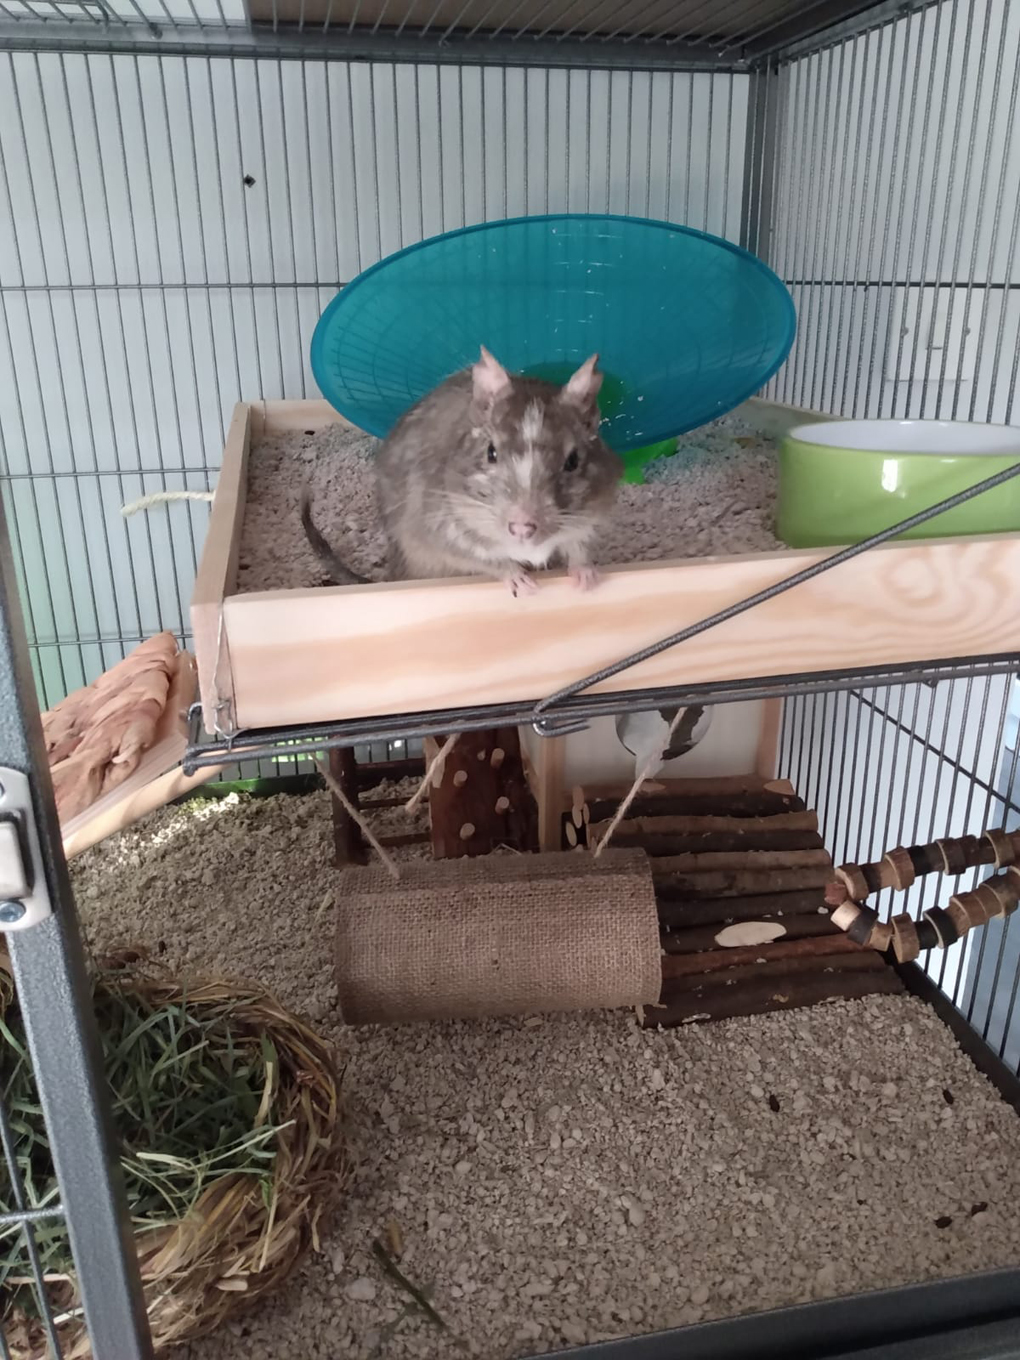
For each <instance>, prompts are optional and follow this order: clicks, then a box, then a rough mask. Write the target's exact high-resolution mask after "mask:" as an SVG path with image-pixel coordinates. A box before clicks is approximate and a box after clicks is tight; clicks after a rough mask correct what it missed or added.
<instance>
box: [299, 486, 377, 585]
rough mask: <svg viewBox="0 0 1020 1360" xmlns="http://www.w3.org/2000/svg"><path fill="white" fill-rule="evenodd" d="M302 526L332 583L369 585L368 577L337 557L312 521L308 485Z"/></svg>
mask: <svg viewBox="0 0 1020 1360" xmlns="http://www.w3.org/2000/svg"><path fill="white" fill-rule="evenodd" d="M301 524H302V527H303V528H304V531H305V537H306V538H307V539H308V542H309V543H310V544H311V545H312V551H313V552H314V553H315V556H316V557H317V558H318V559H319V561H320V562H321V563H322V565H323V566H324V567H325V569H326V573H327V575H328V576H329V579H330V580H331V581H333V582H334V583H335V584H336V585H338V586H364V585H368V577H367V576H359V575H358V573H357V572H356V571H352V570H351V569H350V567H349V566H347V564H346V562H344V561H343V560H342V559H341V558H340V557H338V556H337V554H336V553H335V552H334V551H333V549H332V548H331V547H330V545H329V544H328V543H327V542H326V540H325V539H324V538H323V536H322V534H321V533H320V532H319V529H318V527H317V526H316V523H315V521H314V520H313V519H312V500H311V494H310V492H309V490H308V487H307V485H306V486H304V487H302V488H301Z"/></svg>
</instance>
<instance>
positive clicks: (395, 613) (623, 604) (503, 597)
mask: <svg viewBox="0 0 1020 1360" xmlns="http://www.w3.org/2000/svg"><path fill="white" fill-rule="evenodd" d="M741 414H744V415H746V417H747V418H749V419H752V420H754V422H755V423H756V424H759V425H767V424H769V423H770V422H771V426H774V427H775V429H776V430H777V431H781V430H782V429H785V428H789V426H791V425H792V424H794V423H796V422H797V421H800V420H804V419H813V418H816V414H817V413H814V412H804V411H798V410H797V408H788V407H780V406H776V405H775V404H773V403H768V402H763V401H758V400H755V401H753V402H748V403H747V404H746V406H745V407H743V408H741ZM817 418H824V417H821V416H820V415H817ZM339 420H340V417H339V416H338V415H337V414H336V412H334V411H333V410H332V408H331V407H330V406H329V405H328V404H327V403H326V402H324V401H311V402H301V401H286V402H262V403H258V404H256V405H251V406H247V405H245V404H243V403H242V404H240V405H239V406H238V408H237V411H236V412H235V416H234V420H233V422H232V424H231V429H230V435H229V438H228V441H227V448H226V451H225V453H224V462H223V472H222V474H221V477H220V484H219V486H218V488H217V493H216V501H215V504H214V507H213V514H212V519H211V521H210V526H209V530H208V536H207V540H206V545H205V549H204V551H203V555H202V563H201V567H200V570H199V575H198V581H197V584H196V588H195V596H194V601H193V605H192V620H193V624H194V631H195V646H196V651H197V655H198V663H199V680H200V685H201V691H202V701H203V710H204V715H205V722H206V727H207V729H209V730H211V725H212V722H213V719H214V716H215V713H214V705H215V704H216V702H217V701H219V702H220V703H221V705H222V702H223V701H224V700H225V699H226V700H229V701H230V711H231V714H232V718H233V722H234V724H235V725H236V726H237V727H269V726H279V725H284V724H288V723H304V722H320V721H321V722H328V721H332V720H337V719H344V718H359V717H370V716H374V715H383V714H388V713H413V712H416V711H422V710H428V709H434V708H448V707H450V708H452V707H457V706H460V705H464V704H487V703H504V702H521V701H527V700H538V699H540V698H544V697H545V696H547V695H549V694H551V693H553V692H554V691H556V690H558V689H560V688H561V687H563V686H565V685H569V684H571V683H573V682H575V681H577V680H580V679H581V678H583V677H584V676H585V675H587V674H589V673H591V672H593V671H596V670H598V669H599V668H600V667H602V666H604V665H607V664H611V663H613V662H616V661H618V660H621V659H622V658H623V657H625V656H626V655H627V654H629V653H631V652H634V651H636V650H639V649H640V648H643V647H645V646H647V645H649V644H650V643H654V642H656V641H658V640H660V639H661V638H663V637H665V636H667V635H668V634H670V633H673V632H677V631H679V630H681V629H682V628H684V627H686V626H688V625H690V624H693V623H696V622H698V621H700V620H701V619H703V618H705V617H706V616H708V615H710V614H713V613H715V612H717V611H718V610H721V609H724V608H725V607H727V606H728V605H732V604H735V603H736V602H738V601H740V600H742V599H744V598H745V597H746V596H749V595H752V594H754V593H755V592H757V591H759V590H762V589H764V588H765V587H767V586H770V585H773V584H775V583H777V582H779V581H781V580H783V579H784V578H785V577H788V576H790V575H792V574H793V573H794V572H796V571H799V570H801V569H802V568H803V567H806V566H808V565H810V564H812V563H814V562H818V561H821V560H822V559H824V558H825V557H826V556H828V555H830V554H831V552H833V551H834V550H833V549H827V548H823V549H807V550H794V549H789V550H784V551H781V552H773V553H760V554H749V555H741V556H733V557H719V558H696V559H688V560H685V561H679V562H662V563H655V564H654V565H641V564H635V565H631V566H626V567H620V568H617V569H614V570H612V571H609V572H608V573H607V574H606V576H605V578H604V580H603V582H602V584H601V585H600V586H599V588H598V589H597V590H595V591H592V592H591V593H589V594H586V595H582V594H579V593H578V592H577V591H576V590H575V589H574V588H573V587H572V586H571V584H570V583H569V582H568V581H567V579H566V578H565V576H563V575H562V574H561V573H549V574H546V575H544V576H542V577H541V584H540V589H539V591H538V593H537V594H536V595H534V596H530V597H527V598H523V599H520V600H515V599H513V598H511V596H510V595H509V593H508V592H507V590H506V588H505V586H504V585H502V584H501V583H498V582H489V581H481V580H468V579H464V578H460V579H456V580H448V581H425V582H421V581H412V582H407V581H401V582H382V583H377V584H372V585H368V586H341V587H328V588H318V589H306V590H287V591H268V592H263V593H259V594H246V595H231V593H230V592H231V590H232V589H233V586H234V581H235V577H236V569H237V552H238V546H239V542H240V533H241V526H242V521H243V512H244V481H245V476H246V464H247V455H248V448H249V446H250V441H251V439H252V438H258V437H259V435H260V434H262V433H273V432H280V431H284V430H294V429H309V430H314V429H320V428H322V427H323V426H324V425H328V424H331V423H336V422H338V421H339ZM1017 650H1020V537H1017V536H1014V535H990V536H986V537H981V538H972V539H966V538H957V539H946V540H929V541H922V540H910V541H906V542H900V543H892V544H886V545H884V546H883V547H881V548H876V549H872V550H871V551H870V552H868V553H865V554H863V555H862V556H860V557H858V558H856V559H854V560H853V561H851V562H847V563H844V564H843V565H842V566H839V567H836V568H834V569H833V570H832V571H831V572H827V573H825V574H823V575H821V576H819V577H817V578H816V579H815V580H812V581H809V582H805V583H803V584H801V585H799V586H797V587H795V588H794V589H793V590H791V591H789V592H787V593H785V594H783V595H781V596H777V597H776V598H774V599H772V600H769V601H768V602H766V603H765V604H762V605H759V606H757V607H756V608H755V609H753V610H751V611H749V612H748V613H746V614H744V615H741V616H740V617H738V618H734V619H731V620H729V621H728V622H726V623H724V624H720V625H718V626H717V627H715V628H713V629H711V630H709V631H708V632H706V633H705V634H703V635H702V636H700V637H698V638H695V639H692V640H691V641H689V642H687V643H686V644H684V645H682V646H680V647H675V648H672V649H670V650H669V651H666V652H664V653H662V654H660V655H659V656H657V657H654V658H652V659H650V660H648V661H646V662H643V663H642V664H641V665H640V666H637V667H634V668H632V669H631V670H628V671H625V672H623V673H621V675H619V676H618V677H616V678H615V679H613V680H610V681H608V682H606V683H604V684H603V685H602V686H600V687H599V688H600V689H602V690H604V691H606V692H614V691H619V690H623V689H640V688H650V687H655V686H661V685H685V684H722V683H726V682H729V681H733V680H742V679H766V678H770V677H776V676H784V675H791V674H797V673H818V672H826V671H844V670H852V669H858V668H861V669H873V668H878V667H884V666H895V665H904V664H909V663H915V662H922V661H941V660H953V659H959V658H963V657H970V656H985V655H992V654H1002V653H1007V652H1013V651H1017ZM222 713H223V709H222V708H221V720H222ZM762 758H763V761H764V762H765V763H766V764H767V762H768V752H767V751H765V750H763V752H762Z"/></svg>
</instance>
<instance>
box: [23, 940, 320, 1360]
mask: <svg viewBox="0 0 1020 1360" xmlns="http://www.w3.org/2000/svg"><path fill="white" fill-rule="evenodd" d="M4 962H5V960H3V959H0V971H2V969H3V965H4ZM117 962H118V965H119V966H114V967H111V966H110V961H108V962H107V965H106V966H105V967H104V968H102V969H101V970H99V971H98V972H97V974H96V976H95V978H94V982H93V1001H94V1005H95V1010H96V1015H97V1020H98V1022H99V1028H100V1037H101V1041H102V1045H103V1053H104V1059H105V1066H106V1073H107V1077H108V1079H109V1082H110V1087H111V1090H112V1092H113V1101H114V1110H113V1114H114V1122H115V1125H116V1129H117V1133H118V1135H119V1137H120V1140H121V1147H122V1157H121V1161H122V1167H123V1171H124V1176H125V1180H126V1182H127V1191H128V1203H129V1208H130V1212H131V1216H132V1222H133V1224H134V1231H135V1241H136V1244H137V1249H138V1260H139V1265H140V1267H141V1273H142V1281H143V1286H144V1290H145V1298H146V1304H147V1308H148V1316H149V1324H150V1327H151V1329H152V1335H153V1341H154V1344H155V1346H156V1348H157V1349H163V1348H165V1347H167V1346H170V1345H172V1344H175V1343H179V1342H182V1341H186V1340H189V1339H191V1338H193V1337H196V1336H200V1335H202V1334H204V1333H206V1332H210V1331H212V1330H213V1329H214V1328H216V1327H218V1326H219V1325H220V1324H221V1323H222V1322H223V1321H224V1319H226V1318H227V1317H229V1316H230V1315H231V1314H233V1313H235V1312H237V1311H238V1310H240V1309H243V1308H247V1307H248V1306H250V1304H251V1303H252V1302H253V1301H254V1300H256V1299H258V1298H260V1297H261V1296H262V1295H264V1294H266V1293H268V1292H269V1291H270V1290H272V1289H275V1288H276V1287H277V1286H278V1285H279V1284H280V1283H281V1282H282V1281H283V1280H284V1279H285V1278H286V1277H287V1276H288V1275H289V1274H290V1273H291V1271H293V1269H294V1268H295V1266H296V1265H297V1263H298V1262H299V1261H300V1259H301V1257H302V1256H303V1255H304V1253H305V1252H306V1251H307V1249H308V1248H309V1246H313V1247H316V1248H317V1246H318V1226H319V1220H320V1217H321V1215H322V1213H323V1211H324V1209H326V1208H328V1206H329V1204H330V1202H331V1201H334V1200H335V1197H336V1194H337V1192H338V1191H339V1189H340V1187H341V1184H342V1181H343V1168H344V1157H343V1150H342V1145H341V1137H340V1120H339V1078H338V1076H337V1073H336V1069H335V1066H334V1063H333V1057H332V1053H331V1050H330V1048H329V1046H328V1045H327V1044H326V1042H325V1041H324V1040H323V1039H321V1038H319V1036H318V1035H316V1034H315V1033H314V1032H313V1031H312V1030H310V1029H309V1028H308V1027H307V1025H305V1024H304V1023H303V1022H302V1021H301V1020H299V1019H298V1018H297V1017H296V1016H294V1015H292V1014H290V1013H289V1012H288V1011H286V1010H285V1009H284V1008H283V1007H282V1006H281V1005H280V1004H279V1003H278V1002H277V1001H276V1000H275V999H274V998H273V997H272V996H271V995H269V994H268V993H267V992H266V991H265V990H264V989H262V988H261V987H260V986H258V985H257V984H252V983H239V982H234V981H220V980H203V981H194V982H189V983H187V984H185V983H182V982H181V981H179V980H176V979H172V978H170V977H168V976H166V975H165V974H164V973H163V971H162V970H161V969H159V968H157V967H155V966H154V965H152V964H151V963H150V962H148V961H147V960H145V959H144V958H142V957H140V956H138V955H133V956H131V955H128V956H127V958H126V959H125V958H124V957H122V958H121V959H120V960H119V961H117ZM7 982H8V979H3V983H4V984H6V983H7ZM0 1006H2V1007H3V1009H4V1011H5V1012H6V1013H5V1015H4V1018H3V1020H2V1021H0V1029H2V1037H3V1039H4V1040H5V1041H6V1045H5V1057H4V1064H3V1065H4V1069H5V1070H4V1072H3V1079H4V1080H3V1085H4V1090H5V1093H6V1099H7V1102H8V1109H9V1110H10V1111H11V1113H12V1118H13V1120H14V1124H15V1128H16V1131H17V1158H18V1163H19V1167H20V1170H21V1173H22V1177H23V1179H24V1181H25V1187H26V1195H27V1199H28V1202H29V1204H30V1205H33V1206H34V1205H37V1204H45V1203H47V1202H53V1201H55V1200H56V1198H57V1193H58V1192H57V1186H56V1182H55V1179H54V1177H53V1172H52V1164H51V1162H50V1155H49V1147H48V1144H47V1143H46V1140H45V1129H44V1128H43V1125H42V1120H41V1116H39V1114H38V1108H37V1106H35V1104H34V1101H35V1094H34V1090H32V1082H31V1072H30V1070H29V1068H28V1061H27V1057H26V1055H25V1051H24V1043H23V1035H24V1031H23V1029H22V1027H21V1021H20V1016H19V1014H18V1011H17V1005H16V1002H15V1003H14V1004H11V996H10V990H9V987H8V986H6V985H0ZM9 1195H10V1190H9V1187H4V1188H3V1189H0V1200H4V1199H6V1198H8V1197H9ZM2 1207H3V1208H4V1209H9V1208H11V1207H12V1206H10V1205H8V1204H4V1205H3V1206H2ZM36 1238H37V1242H38V1245H39V1251H40V1256H41V1258H42V1263H43V1268H44V1271H45V1276H46V1279H47V1281H48V1282H49V1283H50V1304H51V1307H52V1308H53V1310H54V1312H55V1314H56V1317H57V1324H58V1326H57V1330H58V1334H59V1339H60V1342H61V1348H62V1352H63V1354H64V1356H65V1357H66V1360H86V1357H89V1356H90V1354H91V1351H90V1346H89V1341H88V1337H87V1335H86V1332H85V1328H84V1324H83V1320H82V1318H81V1315H80V1308H79V1298H78V1295H77V1291H76V1287H75V1280H74V1276H73V1266H72V1262H71V1257H70V1250H69V1246H68V1242H67V1238H66V1234H65V1231H64V1228H63V1225H62V1224H60V1223H52V1224H50V1223H44V1224H40V1225H39V1226H37V1228H36ZM0 1283H2V1287H3V1310H2V1315H3V1328H4V1332H5V1335H6V1338H7V1341H8V1345H9V1346H10V1352H11V1355H12V1357H14V1360H44V1358H45V1357H48V1356H49V1355H50V1351H49V1350H48V1348H47V1342H46V1334H45V1328H44V1324H43V1323H42V1321H41V1319H40V1317H39V1314H38V1308H37V1305H36V1303H35V1300H34V1295H33V1293H32V1289H31V1283H30V1277H29V1276H28V1274H27V1270H26V1262H25V1259H24V1255H23V1251H22V1248H21V1242H20V1237H19V1236H11V1235H8V1236H7V1237H5V1238H0Z"/></svg>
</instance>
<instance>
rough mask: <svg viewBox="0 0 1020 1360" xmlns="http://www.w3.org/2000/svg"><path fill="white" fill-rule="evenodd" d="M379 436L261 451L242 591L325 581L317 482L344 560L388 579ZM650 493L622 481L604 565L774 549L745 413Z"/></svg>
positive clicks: (766, 491)
mask: <svg viewBox="0 0 1020 1360" xmlns="http://www.w3.org/2000/svg"><path fill="white" fill-rule="evenodd" d="M375 444H376V441H375V440H374V439H372V438H371V436H369V435H365V434H362V433H360V431H357V430H351V429H350V428H348V427H346V426H342V425H330V426H327V427H326V428H325V429H322V430H319V431H317V432H315V433H310V434H305V433H303V432H302V431H300V430H299V431H297V432H295V433H293V434H287V435H275V436H273V437H272V438H269V439H265V440H263V441H262V442H261V443H260V444H258V445H257V446H256V447H255V448H253V449H252V452H251V457H250V460H249V470H248V496H247V502H246V508H245V518H244V527H243V530H242V534H241V550H240V555H239V559H238V585H237V588H238V591H239V592H240V593H244V592H246V591H253V590H282V589H288V590H289V589H297V588H300V587H307V586H316V585H321V584H322V583H323V574H322V568H321V566H320V565H319V564H318V562H317V560H316V558H315V557H314V555H313V553H312V551H311V549H310V548H309V546H308V543H307V541H306V539H305V536H304V532H303V530H302V528H301V521H300V517H299V514H298V500H299V497H300V494H301V488H302V486H303V485H304V483H305V482H306V481H308V482H309V485H310V488H311V492H312V501H313V506H314V513H315V520H316V523H317V524H318V526H319V528H320V529H321V530H322V532H323V533H324V534H325V536H326V538H327V540H328V541H329V542H330V543H331V544H332V545H333V546H334V548H335V549H336V551H337V552H338V553H339V555H340V557H341V559H342V560H343V561H344V562H346V563H347V564H348V565H349V566H351V567H352V568H353V569H354V570H355V571H357V572H359V573H360V574H361V575H363V576H368V577H370V578H371V579H376V580H381V579H383V577H384V576H385V567H386V544H385V539H384V537H383V534H382V531H381V529H380V527H379V522H378V514H377V510H376V503H375V483H374V480H373V470H372V451H373V449H374V448H375ZM647 476H648V478H649V481H648V482H647V484H646V485H644V486H623V487H621V489H620V499H619V503H618V505H617V509H616V513H615V516H614V519H613V521H612V523H611V524H610V525H609V526H608V527H607V529H606V531H605V533H604V534H602V535H600V538H599V545H598V560H599V562H600V563H601V564H602V565H604V566H607V565H610V564H612V563H619V562H656V561H663V560H665V559H668V558H679V557H707V556H711V555H713V554H725V553H739V552H769V551H771V550H773V549H775V548H778V547H781V546H782V544H780V543H779V541H778V540H777V539H776V537H775V535H774V534H773V532H772V520H773V516H774V513H775V495H776V467H775V446H774V444H773V443H771V442H770V441H769V440H766V439H764V438H762V437H761V436H760V435H758V434H756V433H755V432H754V431H753V430H752V429H751V428H750V427H749V426H747V425H744V424H743V423H742V422H741V421H739V420H738V419H737V418H736V417H735V416H725V417H723V419H722V420H717V421H715V422H714V423H713V424H712V425H708V426H706V427H705V428H704V429H701V430H695V431H694V432H693V433H692V434H688V435H684V436H683V437H682V438H681V440H680V441H679V448H678V451H677V453H676V455H675V456H674V457H671V458H666V459H662V460H660V461H659V462H657V463H654V464H652V465H651V466H650V467H649V469H648V471H647Z"/></svg>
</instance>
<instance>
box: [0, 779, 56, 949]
mask: <svg viewBox="0 0 1020 1360" xmlns="http://www.w3.org/2000/svg"><path fill="white" fill-rule="evenodd" d="M52 915H53V908H52V906H51V905H50V895H49V890H48V888H47V886H46V875H45V873H44V872H43V862H42V852H41V851H40V849H39V833H38V831H37V830H36V825H35V812H34V810H33V808H32V798H31V789H30V786H29V782H28V779H27V778H26V776H25V775H24V774H22V772H21V771H20V770H10V769H7V768H6V767H5V766H2V765H0V930H2V931H6V930H27V929H28V928H29V926H35V925H38V924H39V922H40V921H45V920H46V919H47V917H49V916H52Z"/></svg>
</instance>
